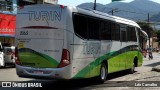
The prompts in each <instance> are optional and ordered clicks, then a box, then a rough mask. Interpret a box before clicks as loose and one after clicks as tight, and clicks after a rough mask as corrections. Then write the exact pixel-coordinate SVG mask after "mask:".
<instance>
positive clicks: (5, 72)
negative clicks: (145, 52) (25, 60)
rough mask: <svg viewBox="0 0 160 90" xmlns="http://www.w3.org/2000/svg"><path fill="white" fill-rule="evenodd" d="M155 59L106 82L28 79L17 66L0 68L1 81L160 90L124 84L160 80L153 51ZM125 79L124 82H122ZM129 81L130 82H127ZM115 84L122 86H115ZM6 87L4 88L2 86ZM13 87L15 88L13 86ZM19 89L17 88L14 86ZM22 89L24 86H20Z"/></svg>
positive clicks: (84, 89) (159, 59) (83, 89)
mask: <svg viewBox="0 0 160 90" xmlns="http://www.w3.org/2000/svg"><path fill="white" fill-rule="evenodd" d="M153 57H154V59H153V60H148V58H144V62H143V66H142V67H138V68H136V72H135V73H134V74H129V73H127V72H126V71H122V72H118V73H113V74H110V75H109V76H108V80H107V81H106V82H105V83H104V84H97V83H96V82H95V80H93V79H84V80H69V81H48V80H37V79H27V78H19V77H18V76H17V75H16V71H15V68H2V69H0V81H19V82H22V83H26V82H30V81H31V82H35V83H41V84H42V86H43V87H45V86H47V87H52V88H53V89H55V90H58V89H61V90H64V89H65V90H67V89H68V90H73V89H76V90H106V89H107V90H108V89H109V90H115V89H117V90H128V89H130V90H141V89H143V90H149V89H151V90H160V88H158V87H149V88H146V87H138V88H134V87H126V86H123V85H128V83H134V82H133V81H160V73H159V72H154V71H151V70H152V67H154V66H157V65H160V54H158V53H153ZM122 81H123V82H122ZM127 81H129V82H127ZM113 86H120V87H122V88H119V87H113ZM2 89H4V88H2ZM12 89H13V88H12ZM14 89H16V90H17V88H14ZM18 89H20V90H21V89H22V88H18ZM30 89H31V88H23V90H30Z"/></svg>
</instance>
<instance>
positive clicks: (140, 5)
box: [78, 0, 160, 21]
mask: <svg viewBox="0 0 160 90" xmlns="http://www.w3.org/2000/svg"><path fill="white" fill-rule="evenodd" d="M78 7H81V8H90V9H92V8H93V3H83V4H81V5H78ZM115 8H117V11H118V12H115V13H114V15H115V16H120V17H123V18H128V19H132V20H136V21H143V20H147V19H148V13H149V15H150V17H152V18H154V15H155V16H156V14H158V13H160V10H159V8H160V4H159V3H155V2H152V1H150V0H134V1H132V2H130V3H124V2H113V3H110V4H107V5H103V4H99V3H98V4H97V10H98V11H102V12H105V13H108V14H111V10H112V9H115ZM152 15H153V16H152ZM151 20H153V21H157V19H151ZM159 20H160V19H159Z"/></svg>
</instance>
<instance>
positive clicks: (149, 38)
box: [148, 13, 151, 46]
mask: <svg viewBox="0 0 160 90" xmlns="http://www.w3.org/2000/svg"><path fill="white" fill-rule="evenodd" d="M148 32H149V35H148V36H149V46H150V43H151V41H150V38H151V31H150V30H149V13H148Z"/></svg>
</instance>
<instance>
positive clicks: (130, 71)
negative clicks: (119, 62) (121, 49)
mask: <svg viewBox="0 0 160 90" xmlns="http://www.w3.org/2000/svg"><path fill="white" fill-rule="evenodd" d="M134 71H135V63H133V65H132V68H131V69H130V70H129V73H131V74H133V73H134Z"/></svg>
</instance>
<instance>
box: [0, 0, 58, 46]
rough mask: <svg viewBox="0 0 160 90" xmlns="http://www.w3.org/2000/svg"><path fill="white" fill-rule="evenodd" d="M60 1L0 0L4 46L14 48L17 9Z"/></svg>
mask: <svg viewBox="0 0 160 90" xmlns="http://www.w3.org/2000/svg"><path fill="white" fill-rule="evenodd" d="M57 2H58V0H0V41H1V43H2V44H3V46H14V43H15V40H14V39H15V23H16V13H17V9H18V8H19V7H21V6H25V5H32V4H43V3H48V4H57Z"/></svg>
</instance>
